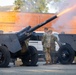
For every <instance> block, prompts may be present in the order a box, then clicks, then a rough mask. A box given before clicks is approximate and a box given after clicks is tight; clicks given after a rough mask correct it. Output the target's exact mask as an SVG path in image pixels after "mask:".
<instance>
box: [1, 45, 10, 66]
mask: <svg viewBox="0 0 76 75" xmlns="http://www.w3.org/2000/svg"><path fill="white" fill-rule="evenodd" d="M9 62H10V53H9V50H8V49H7V48H6V47H4V46H0V67H7V66H8V65H9Z"/></svg>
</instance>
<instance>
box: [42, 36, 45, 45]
mask: <svg viewBox="0 0 76 75" xmlns="http://www.w3.org/2000/svg"><path fill="white" fill-rule="evenodd" d="M44 41H45V35H43V37H42V45H43V44H44Z"/></svg>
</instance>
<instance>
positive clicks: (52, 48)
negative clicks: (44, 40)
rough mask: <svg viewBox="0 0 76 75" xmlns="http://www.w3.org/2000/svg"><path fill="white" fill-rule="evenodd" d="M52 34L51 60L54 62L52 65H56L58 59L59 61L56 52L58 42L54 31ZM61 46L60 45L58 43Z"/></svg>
mask: <svg viewBox="0 0 76 75" xmlns="http://www.w3.org/2000/svg"><path fill="white" fill-rule="evenodd" d="M49 32H50V34H51V38H50V39H51V40H50V50H51V51H50V52H51V60H52V63H54V64H55V63H56V62H57V59H58V56H57V52H56V50H55V47H56V45H55V42H57V43H58V40H57V37H55V36H54V35H53V34H52V30H50V31H49ZM58 44H59V43H58Z"/></svg>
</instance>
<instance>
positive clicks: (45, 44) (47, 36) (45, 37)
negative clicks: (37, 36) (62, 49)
mask: <svg viewBox="0 0 76 75" xmlns="http://www.w3.org/2000/svg"><path fill="white" fill-rule="evenodd" d="M44 32H45V33H44V35H43V39H42V44H43V50H44V53H45V60H46V63H45V64H44V65H48V64H51V56H50V37H51V35H50V33H49V32H48V28H45V29H44Z"/></svg>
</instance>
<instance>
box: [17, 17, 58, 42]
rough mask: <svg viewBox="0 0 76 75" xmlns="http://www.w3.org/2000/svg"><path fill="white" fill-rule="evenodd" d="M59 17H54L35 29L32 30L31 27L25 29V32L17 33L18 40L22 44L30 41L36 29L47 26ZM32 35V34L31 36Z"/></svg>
mask: <svg viewBox="0 0 76 75" xmlns="http://www.w3.org/2000/svg"><path fill="white" fill-rule="evenodd" d="M56 18H57V16H53V17H52V18H49V19H48V20H46V21H45V22H43V23H41V24H38V25H36V26H35V27H33V28H31V27H30V26H28V27H26V28H24V29H23V30H21V31H20V32H18V33H17V36H18V39H19V41H20V43H23V42H24V41H25V40H26V39H28V38H29V37H30V36H31V35H33V33H32V32H33V31H35V30H36V29H38V28H40V27H42V26H44V25H45V24H47V23H48V22H50V21H52V20H54V19H56ZM30 33H31V34H30Z"/></svg>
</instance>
